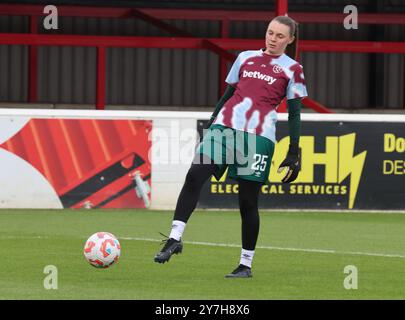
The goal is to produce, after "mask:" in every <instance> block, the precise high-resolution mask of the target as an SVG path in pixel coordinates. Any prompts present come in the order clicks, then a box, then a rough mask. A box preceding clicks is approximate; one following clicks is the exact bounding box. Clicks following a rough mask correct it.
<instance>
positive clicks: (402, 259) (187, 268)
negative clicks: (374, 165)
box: [0, 209, 405, 300]
mask: <svg viewBox="0 0 405 320" xmlns="http://www.w3.org/2000/svg"><path fill="white" fill-rule="evenodd" d="M171 219H172V214H171V213H169V212H163V211H147V210H5V209H4V210H0V228H1V232H0V242H1V246H0V255H1V257H2V263H1V267H0V299H138V300H143V299H152V300H158V299H159V300H160V299H162V300H164V299H192V300H193V299H202V300H205V299H218V300H223V299H246V300H252V299H255V300H256V299H259V300H262V299H266V300H267V299H405V215H404V214H397V213H330V212H329V213H327V212H323V213H319V212H316V213H315V212H262V213H261V228H260V235H259V240H258V244H257V245H258V248H257V249H256V253H255V258H254V262H253V269H252V270H253V278H251V279H225V278H224V275H225V274H227V273H229V272H230V271H232V269H234V268H235V267H236V266H237V264H238V262H239V255H240V242H241V240H240V217H239V213H238V212H237V211H229V212H225V211H221V212H214V211H197V212H195V213H194V214H193V215H192V217H191V219H190V221H189V223H188V225H187V227H186V230H185V234H184V237H183V240H184V242H185V244H184V250H183V253H182V254H180V255H175V256H174V257H172V259H171V260H170V261H169V263H166V264H157V263H154V262H153V256H154V255H155V253H156V252H157V251H158V250H159V248H160V242H159V241H158V240H160V239H161V236H160V235H159V232H163V233H166V234H167V233H168V232H169V229H170V224H171ZM97 231H109V232H111V233H113V234H115V235H116V236H117V237H118V238H119V240H120V242H121V246H122V253H121V259H120V261H119V262H118V264H116V265H114V266H112V267H111V268H109V269H96V268H93V267H92V266H90V265H89V264H88V263H87V262H86V261H85V259H84V256H83V246H84V243H85V241H86V239H87V238H88V236H90V235H91V234H93V233H94V232H97ZM47 265H54V266H56V267H57V271H58V274H57V277H58V289H56V290H46V289H45V288H44V279H45V278H46V276H47V274H45V273H44V268H45V267H46V266H47ZM348 265H352V266H355V267H356V268H357V271H358V274H357V276H358V287H357V289H351V290H347V289H345V287H344V280H345V277H347V276H350V275H349V274H346V273H344V268H345V266H348Z"/></svg>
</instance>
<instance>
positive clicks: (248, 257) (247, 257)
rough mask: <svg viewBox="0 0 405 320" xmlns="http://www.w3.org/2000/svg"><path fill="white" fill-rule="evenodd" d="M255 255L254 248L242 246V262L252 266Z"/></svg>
mask: <svg viewBox="0 0 405 320" xmlns="http://www.w3.org/2000/svg"><path fill="white" fill-rule="evenodd" d="M254 255H255V251H254V250H245V249H243V248H242V252H241V254H240V264H243V265H244V266H248V267H249V268H252V260H253V256H254Z"/></svg>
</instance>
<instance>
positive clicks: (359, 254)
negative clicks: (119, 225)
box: [120, 237, 405, 259]
mask: <svg viewBox="0 0 405 320" xmlns="http://www.w3.org/2000/svg"><path fill="white" fill-rule="evenodd" d="M120 239H122V240H135V241H150V242H161V241H162V240H158V239H152V238H133V237H120ZM183 243H185V244H195V245H202V246H211V247H231V248H240V244H233V243H213V242H201V241H183ZM256 248H257V249H266V250H279V251H298V252H310V253H331V254H341V255H345V254H346V255H356V256H370V257H383V258H400V259H405V255H400V254H385V253H373V252H360V251H336V250H328V249H307V248H288V247H273V246H257V247H256Z"/></svg>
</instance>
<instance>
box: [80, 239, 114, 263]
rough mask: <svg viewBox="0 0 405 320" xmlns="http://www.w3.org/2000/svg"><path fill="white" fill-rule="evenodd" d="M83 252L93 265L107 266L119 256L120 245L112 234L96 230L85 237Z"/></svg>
mask: <svg viewBox="0 0 405 320" xmlns="http://www.w3.org/2000/svg"><path fill="white" fill-rule="evenodd" d="M83 253H84V257H85V258H86V260H87V261H88V262H89V263H90V264H91V265H92V266H93V267H96V268H108V267H110V266H111V265H113V264H114V263H115V262H117V261H118V259H119V258H120V255H121V245H120V243H119V241H118V239H117V238H116V237H115V236H114V235H113V234H111V233H109V232H97V233H95V234H93V235H92V236H91V237H90V238H88V239H87V241H86V244H85V245H84V250H83Z"/></svg>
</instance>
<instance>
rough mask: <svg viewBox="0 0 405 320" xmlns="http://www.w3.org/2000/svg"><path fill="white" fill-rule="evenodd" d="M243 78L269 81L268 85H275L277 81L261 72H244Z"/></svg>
mask: <svg viewBox="0 0 405 320" xmlns="http://www.w3.org/2000/svg"><path fill="white" fill-rule="evenodd" d="M243 78H255V79H260V80H264V81H267V83H268V84H273V83H274V82H275V81H276V80H277V79H276V78H273V77H271V76H268V75H267V74H264V73H261V72H259V71H246V70H244V71H243Z"/></svg>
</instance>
